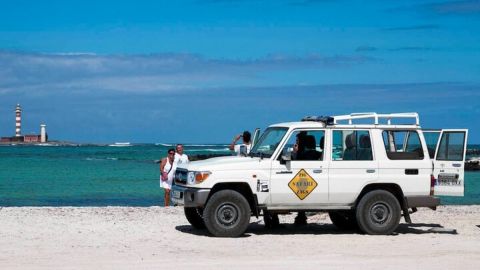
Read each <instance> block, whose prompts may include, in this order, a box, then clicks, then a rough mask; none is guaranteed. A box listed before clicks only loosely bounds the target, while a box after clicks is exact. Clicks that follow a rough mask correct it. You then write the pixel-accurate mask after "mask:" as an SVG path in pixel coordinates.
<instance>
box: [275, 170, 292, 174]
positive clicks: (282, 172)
mask: <svg viewBox="0 0 480 270" xmlns="http://www.w3.org/2000/svg"><path fill="white" fill-rule="evenodd" d="M277 174H292V172H291V171H280V172H277Z"/></svg>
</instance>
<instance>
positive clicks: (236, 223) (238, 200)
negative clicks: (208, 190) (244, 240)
mask: <svg viewBox="0 0 480 270" xmlns="http://www.w3.org/2000/svg"><path fill="white" fill-rule="evenodd" d="M250 215H251V210H250V205H249V204H248V202H247V200H246V199H245V197H243V195H242V194H240V193H238V192H236V191H234V190H221V191H218V192H217V193H215V194H213V195H212V197H211V198H210V199H209V200H208V202H207V205H206V206H205V209H204V211H203V221H204V222H205V226H206V227H207V230H208V231H209V232H210V233H211V234H212V235H214V236H217V237H238V236H240V235H242V234H243V233H244V232H245V231H246V230H247V227H248V225H249V224H250Z"/></svg>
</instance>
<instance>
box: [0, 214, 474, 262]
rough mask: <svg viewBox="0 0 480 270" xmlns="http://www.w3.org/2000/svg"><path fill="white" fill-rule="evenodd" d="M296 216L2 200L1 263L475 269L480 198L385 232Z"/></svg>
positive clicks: (414, 217) (320, 216) (416, 216)
mask: <svg viewBox="0 0 480 270" xmlns="http://www.w3.org/2000/svg"><path fill="white" fill-rule="evenodd" d="M293 218H294V215H287V216H281V218H280V221H281V222H282V223H284V224H285V225H284V226H283V228H280V229H277V230H266V229H265V228H264V227H263V221H262V219H261V218H258V219H257V218H255V217H253V218H252V220H251V222H252V223H251V225H250V227H249V229H248V230H247V233H246V234H245V235H244V237H240V238H235V239H228V238H227V239H225V238H213V237H210V236H209V235H208V233H207V232H206V231H202V230H195V229H193V228H192V227H191V226H190V225H189V224H188V222H187V220H186V219H185V217H184V215H183V209H182V208H181V207H168V208H162V207H147V208H133V207H84V208H73V207H55V208H49V207H42V208H34V207H18V208H17V207H4V208H0V269H154V268H155V269H230V270H231V269H247V268H248V269H272V270H273V269H455V268H457V269H462V270H463V269H480V227H479V226H480V206H446V207H440V208H439V209H438V210H437V211H432V210H429V209H421V210H420V211H419V212H417V213H415V214H413V215H412V220H413V222H414V224H411V225H408V224H405V223H402V224H401V225H400V227H399V228H398V230H397V231H398V233H397V234H395V235H391V236H369V235H363V234H359V233H357V232H345V231H339V230H337V229H336V228H335V227H334V226H333V225H332V224H331V222H330V219H329V218H328V215H327V214H323V213H322V214H316V215H312V216H309V220H308V222H309V225H307V226H304V227H296V226H294V225H293V224H292V223H293ZM452 231H454V232H452Z"/></svg>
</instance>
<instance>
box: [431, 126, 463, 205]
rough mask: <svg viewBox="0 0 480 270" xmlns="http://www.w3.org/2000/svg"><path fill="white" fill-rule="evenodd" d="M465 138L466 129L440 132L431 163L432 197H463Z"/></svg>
mask: <svg viewBox="0 0 480 270" xmlns="http://www.w3.org/2000/svg"><path fill="white" fill-rule="evenodd" d="M467 137H468V130H466V129H442V130H441V133H440V136H439V140H438V144H437V149H436V151H435V159H434V161H433V165H434V167H433V177H434V178H435V186H434V195H444V196H463V193H464V185H465V152H466V148H467Z"/></svg>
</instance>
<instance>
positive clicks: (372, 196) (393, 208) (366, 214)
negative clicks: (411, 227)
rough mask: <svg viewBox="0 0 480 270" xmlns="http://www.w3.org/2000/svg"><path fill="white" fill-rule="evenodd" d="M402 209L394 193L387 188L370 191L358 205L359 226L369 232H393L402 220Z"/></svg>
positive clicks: (363, 230) (383, 233)
mask: <svg viewBox="0 0 480 270" xmlns="http://www.w3.org/2000/svg"><path fill="white" fill-rule="evenodd" d="M400 211H401V208H400V203H399V202H398V200H397V198H395V196H394V195H393V194H392V193H390V192H388V191H385V190H374V191H370V192H368V193H367V194H365V195H364V196H363V197H362V198H361V199H360V202H359V203H358V205H357V212H356V217H357V222H358V227H359V228H360V230H361V231H362V232H364V233H367V234H373V235H379V234H381V235H385V234H391V233H393V232H394V231H395V229H397V227H398V224H399V222H400V217H401V212H400Z"/></svg>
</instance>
